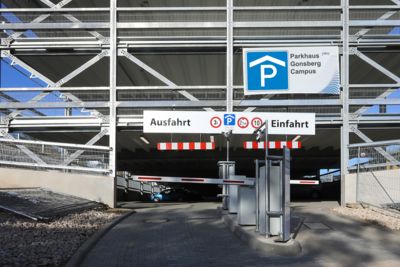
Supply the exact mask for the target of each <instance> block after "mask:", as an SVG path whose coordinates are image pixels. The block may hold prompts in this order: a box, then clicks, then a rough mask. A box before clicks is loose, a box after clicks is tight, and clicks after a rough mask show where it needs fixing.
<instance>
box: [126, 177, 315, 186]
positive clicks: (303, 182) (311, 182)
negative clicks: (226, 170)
mask: <svg viewBox="0 0 400 267" xmlns="http://www.w3.org/2000/svg"><path fill="white" fill-rule="evenodd" d="M130 179H132V180H134V181H139V182H159V183H189V184H215V185H221V184H227V185H250V186H253V185H254V183H255V179H254V178H251V177H247V178H242V177H240V176H239V177H237V178H235V179H219V178H194V177H170V176H146V175H134V176H132V177H130ZM290 184H300V185H318V184H319V181H318V180H290Z"/></svg>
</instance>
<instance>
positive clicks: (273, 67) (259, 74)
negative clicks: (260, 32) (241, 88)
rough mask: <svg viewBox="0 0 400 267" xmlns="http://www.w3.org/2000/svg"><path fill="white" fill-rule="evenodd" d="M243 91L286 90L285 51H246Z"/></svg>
mask: <svg viewBox="0 0 400 267" xmlns="http://www.w3.org/2000/svg"><path fill="white" fill-rule="evenodd" d="M246 53H247V54H246V57H245V58H246V62H245V64H246V65H245V68H246V70H247V77H245V79H246V81H245V87H246V86H247V87H246V88H245V89H246V90H247V91H249V92H251V91H253V92H257V91H268V90H288V89H289V75H288V74H289V73H288V67H289V66H288V52H287V51H271V52H268V51H262V52H260V51H247V52H246Z"/></svg>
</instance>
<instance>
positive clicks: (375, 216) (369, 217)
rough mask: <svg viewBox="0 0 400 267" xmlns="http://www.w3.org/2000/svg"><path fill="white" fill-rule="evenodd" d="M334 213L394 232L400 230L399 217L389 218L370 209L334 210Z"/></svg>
mask: <svg viewBox="0 0 400 267" xmlns="http://www.w3.org/2000/svg"><path fill="white" fill-rule="evenodd" d="M333 211H334V212H337V213H339V214H341V215H345V216H350V217H353V218H357V219H361V220H364V221H367V222H372V223H377V224H380V225H383V226H385V227H387V228H389V229H392V230H400V218H399V217H397V216H389V215H386V214H384V213H383V212H379V211H376V210H373V209H370V208H363V207H358V208H356V207H355V208H347V207H346V208H342V207H339V208H334V209H333Z"/></svg>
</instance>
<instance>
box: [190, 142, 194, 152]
mask: <svg viewBox="0 0 400 267" xmlns="http://www.w3.org/2000/svg"><path fill="white" fill-rule="evenodd" d="M189 149H190V150H194V142H190V143H189Z"/></svg>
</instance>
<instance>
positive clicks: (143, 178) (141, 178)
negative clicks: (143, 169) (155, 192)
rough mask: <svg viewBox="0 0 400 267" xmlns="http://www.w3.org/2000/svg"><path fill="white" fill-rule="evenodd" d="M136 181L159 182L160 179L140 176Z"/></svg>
mask: <svg viewBox="0 0 400 267" xmlns="http://www.w3.org/2000/svg"><path fill="white" fill-rule="evenodd" d="M138 180H145V181H161V180H162V178H160V177H142V176H139V177H138Z"/></svg>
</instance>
